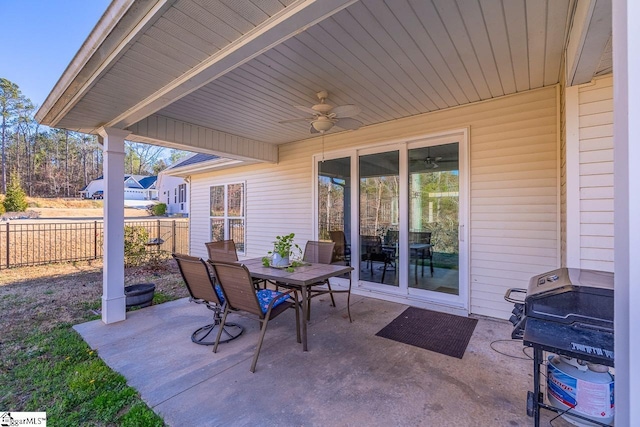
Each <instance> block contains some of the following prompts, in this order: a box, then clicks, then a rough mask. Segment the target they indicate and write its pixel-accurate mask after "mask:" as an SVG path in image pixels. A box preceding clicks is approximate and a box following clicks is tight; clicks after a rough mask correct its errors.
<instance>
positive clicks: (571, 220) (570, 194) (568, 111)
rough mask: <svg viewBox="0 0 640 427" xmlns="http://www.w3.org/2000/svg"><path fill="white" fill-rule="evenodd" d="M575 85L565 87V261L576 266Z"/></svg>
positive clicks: (577, 131)
mask: <svg viewBox="0 0 640 427" xmlns="http://www.w3.org/2000/svg"><path fill="white" fill-rule="evenodd" d="M579 91H580V89H579V88H578V86H571V87H567V88H566V89H565V97H564V99H565V109H564V111H565V120H566V121H565V132H566V139H565V151H566V153H565V161H566V165H565V173H566V175H565V179H566V191H567V193H566V197H567V200H566V214H567V218H566V225H565V227H566V245H567V246H566V251H567V253H566V259H565V262H566V265H565V266H564V267H570V268H580V266H581V265H580V264H581V260H580V246H581V242H580V225H581V224H580V221H581V217H580V123H579V108H580V106H579V97H578V96H579Z"/></svg>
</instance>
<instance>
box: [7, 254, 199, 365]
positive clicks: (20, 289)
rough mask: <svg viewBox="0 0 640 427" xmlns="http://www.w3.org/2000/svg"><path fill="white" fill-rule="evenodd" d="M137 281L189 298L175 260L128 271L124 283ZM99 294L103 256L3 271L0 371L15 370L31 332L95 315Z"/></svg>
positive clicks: (161, 291) (173, 296) (98, 305)
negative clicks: (16, 361)
mask: <svg viewBox="0 0 640 427" xmlns="http://www.w3.org/2000/svg"><path fill="white" fill-rule="evenodd" d="M135 283H155V285H156V293H162V294H163V295H164V296H167V297H171V298H181V297H185V296H188V292H187V290H186V287H185V285H184V284H183V282H182V278H181V277H180V273H179V271H178V269H177V266H176V265H175V262H174V261H173V260H169V261H167V262H165V263H161V264H159V265H157V266H155V267H154V268H148V267H135V268H127V269H125V286H126V285H131V284H135ZM101 295H102V261H101V260H100V261H92V262H76V263H67V264H50V265H45V266H37V267H22V268H12V269H8V270H7V269H5V270H0V314H1V315H0V331H2V333H1V334H0V348H2V351H1V352H0V362H1V363H0V369H2V370H5V369H11V366H12V363H13V362H14V361H13V360H12V357H11V356H12V354H13V355H15V353H16V352H17V351H21V350H25V348H23V346H24V344H23V337H25V336H26V335H27V334H28V333H30V332H33V331H36V330H41V331H47V330H49V329H50V328H52V327H53V326H55V325H59V324H61V323H70V324H75V323H80V322H83V321H86V320H88V319H90V318H92V317H94V318H95V317H96V314H97V313H98V310H99V309H100V301H101Z"/></svg>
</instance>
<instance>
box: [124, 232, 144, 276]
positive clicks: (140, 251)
mask: <svg viewBox="0 0 640 427" xmlns="http://www.w3.org/2000/svg"><path fill="white" fill-rule="evenodd" d="M148 242H149V231H147V229H146V228H143V227H134V226H131V225H125V227H124V265H126V266H136V265H141V264H142V263H143V262H144V261H145V258H146V255H147V246H146V245H147V243H148Z"/></svg>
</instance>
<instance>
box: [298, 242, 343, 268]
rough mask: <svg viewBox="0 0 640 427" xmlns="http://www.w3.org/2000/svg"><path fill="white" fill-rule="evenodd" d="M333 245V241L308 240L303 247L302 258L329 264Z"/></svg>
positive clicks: (334, 244) (307, 260)
mask: <svg viewBox="0 0 640 427" xmlns="http://www.w3.org/2000/svg"><path fill="white" fill-rule="evenodd" d="M335 246H336V243H335V242H318V241H315V240H309V241H307V244H306V245H305V247H304V255H303V256H302V260H303V261H306V262H315V263H319V264H331V259H332V258H333V248H334V247H335Z"/></svg>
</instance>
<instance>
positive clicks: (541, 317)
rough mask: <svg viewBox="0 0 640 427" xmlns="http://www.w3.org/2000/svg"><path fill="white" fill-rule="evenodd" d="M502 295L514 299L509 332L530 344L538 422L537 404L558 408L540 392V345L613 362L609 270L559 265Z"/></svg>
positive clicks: (532, 405) (531, 410) (531, 400)
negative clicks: (545, 399) (546, 402)
mask: <svg viewBox="0 0 640 427" xmlns="http://www.w3.org/2000/svg"><path fill="white" fill-rule="evenodd" d="M514 295H520V296H522V297H524V298H523V299H522V298H514ZM504 298H505V299H506V300H507V301H509V302H512V303H514V308H513V311H512V312H513V315H512V316H511V318H510V319H509V320H510V321H511V323H512V324H513V325H514V328H513V331H512V332H511V337H512V338H515V339H522V341H523V343H524V345H526V346H529V347H532V348H533V350H534V351H533V356H534V357H533V363H534V391H533V393H531V392H529V396H528V399H527V413H528V414H529V415H530V416H534V417H535V425H536V426H538V425H539V423H540V408H545V409H549V410H552V411H557V409H556V408H554V407H551V406H549V405H545V404H544V403H543V402H544V399H543V396H542V394H541V393H540V364H541V363H542V361H543V359H542V352H543V351H548V352H552V353H555V354H560V355H563V356H567V357H573V358H576V359H580V360H583V361H586V362H590V363H596V364H600V365H606V366H613V362H614V352H613V309H614V305H613V273H608V272H603V271H594V270H581V269H573V268H561V269H558V270H553V271H549V272H547V273H544V274H540V275H538V276H534V277H532V278H531V280H530V281H529V287H528V288H527V289H526V290H525V289H509V290H508V291H507V293H506V294H505V297H504ZM592 422H593V421H592Z"/></svg>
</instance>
